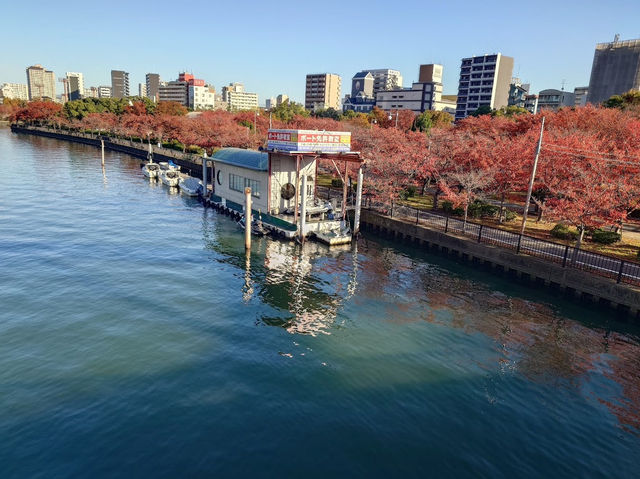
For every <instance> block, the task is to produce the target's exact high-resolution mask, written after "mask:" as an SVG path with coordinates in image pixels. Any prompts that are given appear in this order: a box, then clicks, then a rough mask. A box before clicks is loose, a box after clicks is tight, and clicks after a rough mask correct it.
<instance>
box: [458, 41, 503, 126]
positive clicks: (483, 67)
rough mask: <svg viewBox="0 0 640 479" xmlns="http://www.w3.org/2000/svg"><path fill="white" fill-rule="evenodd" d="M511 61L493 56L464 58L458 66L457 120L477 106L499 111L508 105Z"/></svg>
mask: <svg viewBox="0 0 640 479" xmlns="http://www.w3.org/2000/svg"><path fill="white" fill-rule="evenodd" d="M512 72H513V58H511V57H507V56H504V55H502V54H501V53H494V54H490V55H480V56H475V57H470V58H463V59H462V64H461V67H460V82H459V84H458V100H457V104H456V120H461V119H462V118H465V117H467V116H468V115H469V114H470V113H472V112H474V111H476V110H477V109H478V108H480V107H489V108H491V109H496V110H498V109H500V108H502V107H503V106H507V105H508V103H509V87H510V84H511V74H512Z"/></svg>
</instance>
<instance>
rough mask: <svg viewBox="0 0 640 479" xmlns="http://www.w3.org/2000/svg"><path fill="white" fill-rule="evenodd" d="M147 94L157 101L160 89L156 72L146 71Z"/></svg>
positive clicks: (158, 76)
mask: <svg viewBox="0 0 640 479" xmlns="http://www.w3.org/2000/svg"><path fill="white" fill-rule="evenodd" d="M146 84H147V96H148V97H149V98H151V100H153V101H158V98H159V89H160V75H158V74H157V73H147V76H146Z"/></svg>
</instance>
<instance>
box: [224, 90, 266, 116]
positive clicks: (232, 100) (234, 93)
mask: <svg viewBox="0 0 640 479" xmlns="http://www.w3.org/2000/svg"><path fill="white" fill-rule="evenodd" d="M222 101H223V102H224V103H226V104H227V110H229V111H238V110H256V109H257V108H258V94H257V93H248V92H245V91H244V85H243V84H242V83H230V84H229V86H223V87H222Z"/></svg>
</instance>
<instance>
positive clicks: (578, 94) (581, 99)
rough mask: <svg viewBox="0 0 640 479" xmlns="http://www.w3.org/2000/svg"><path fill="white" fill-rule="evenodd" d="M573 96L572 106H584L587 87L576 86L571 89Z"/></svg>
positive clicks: (587, 91) (587, 92)
mask: <svg viewBox="0 0 640 479" xmlns="http://www.w3.org/2000/svg"><path fill="white" fill-rule="evenodd" d="M573 94H574V95H575V103H574V106H585V105H586V104H587V95H588V94H589V87H588V86H577V87H575V88H574V89H573Z"/></svg>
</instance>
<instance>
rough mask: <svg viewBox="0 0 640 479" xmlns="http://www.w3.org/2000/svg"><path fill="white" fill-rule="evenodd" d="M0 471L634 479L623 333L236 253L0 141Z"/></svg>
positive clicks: (98, 178)
mask: <svg viewBox="0 0 640 479" xmlns="http://www.w3.org/2000/svg"><path fill="white" fill-rule="evenodd" d="M0 165H1V169H0V171H2V174H0V192H1V193H0V198H1V201H0V265H1V273H2V274H0V298H1V304H2V309H1V310H0V335H1V338H2V341H0V433H1V434H0V437H1V438H2V441H0V468H1V471H2V472H1V473H0V474H1V476H2V477H8V478H13V477H15V478H24V477H87V476H91V477H114V476H126V477H134V476H136V477H137V476H152V477H194V476H203V477H212V476H218V477H226V476H231V475H233V476H234V477H246V476H249V477H274V476H279V477H285V476H290V477H327V476H332V475H333V476H339V477H391V476H392V477H425V476H433V477H447V476H468V477H638V476H639V475H640V471H639V466H638V458H639V457H640V416H639V412H638V411H639V409H640V379H639V378H638V374H639V371H640V345H639V340H638V338H639V335H638V330H637V328H631V327H628V326H624V325H622V324H620V323H617V322H615V321H614V320H613V318H612V317H611V314H610V313H608V312H606V311H593V310H590V309H587V308H583V307H580V306H577V305H574V304H570V303H566V302H564V301H563V300H562V299H559V298H555V297H553V296H550V295H549V294H548V293H547V292H545V291H541V290H531V289H530V288H527V287H526V286H524V285H514V284H511V283H510V282H508V281H507V280H503V279H501V278H498V277H494V276H490V275H487V274H486V273H484V272H481V271H474V270H473V269H471V268H470V267H468V266H465V265H459V264H456V263H454V262H449V261H448V260H446V259H443V258H439V257H437V256H429V255H427V254H426V253H423V252H421V251H419V250H416V249H411V248H399V247H394V246H393V245H391V244H389V243H386V242H384V241H381V240H375V239H371V238H365V239H362V240H361V241H360V242H359V243H358V244H357V245H356V246H354V247H353V248H351V247H347V248H342V249H337V250H335V249H334V250H331V251H329V250H328V249H326V248H324V247H322V246H319V245H315V244H307V245H306V246H305V248H304V249H300V248H299V247H298V246H295V245H293V244H287V243H282V242H278V241H273V240H271V239H259V240H255V241H254V248H253V252H252V254H251V256H250V258H247V257H246V256H245V254H244V246H243V240H242V233H241V232H240V231H239V229H238V228H237V227H236V225H235V224H234V223H233V222H232V221H230V220H229V219H228V218H227V217H224V216H219V215H217V214H216V213H215V212H213V211H211V210H204V209H203V208H202V207H201V206H200V205H199V204H198V203H197V202H196V201H194V200H191V199H187V198H184V197H181V196H180V195H177V194H175V192H172V191H170V190H169V189H168V188H166V187H164V186H162V185H159V184H153V183H150V182H149V181H148V180H146V179H145V178H144V177H143V176H142V175H141V174H140V170H139V160H136V159H133V158H130V157H128V156H126V155H120V154H115V153H109V152H108V153H107V155H106V165H105V169H104V171H103V170H102V168H101V167H100V159H99V150H96V149H94V148H91V147H87V146H81V145H74V144H68V143H65V142H58V141H56V140H51V139H44V138H37V137H28V136H23V135H14V134H11V133H10V131H9V130H7V129H0Z"/></svg>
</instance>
